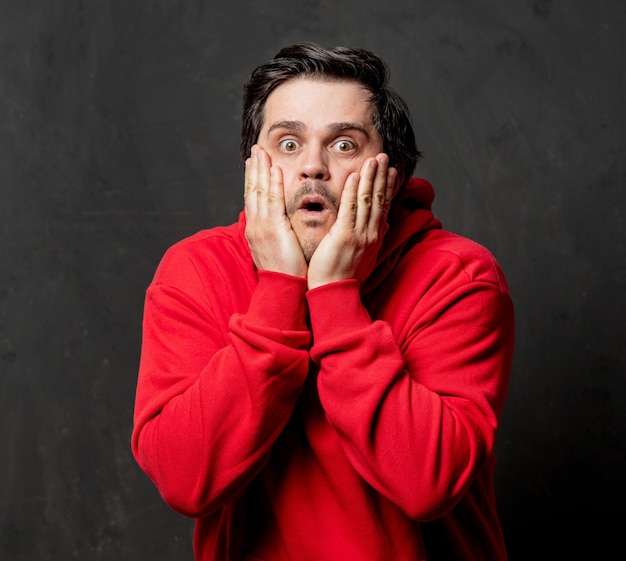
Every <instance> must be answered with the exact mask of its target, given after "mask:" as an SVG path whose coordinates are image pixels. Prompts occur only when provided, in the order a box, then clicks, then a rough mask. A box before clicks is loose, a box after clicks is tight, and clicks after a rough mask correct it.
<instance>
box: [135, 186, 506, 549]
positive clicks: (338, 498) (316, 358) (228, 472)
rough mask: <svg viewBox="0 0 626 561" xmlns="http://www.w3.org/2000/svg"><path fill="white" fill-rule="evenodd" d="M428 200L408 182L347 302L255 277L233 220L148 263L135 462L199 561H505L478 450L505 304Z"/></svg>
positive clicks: (502, 354) (486, 430) (480, 263)
mask: <svg viewBox="0 0 626 561" xmlns="http://www.w3.org/2000/svg"><path fill="white" fill-rule="evenodd" d="M433 196H434V194H433V191H432V187H431V186H430V185H429V184H428V183H427V182H425V181H423V180H417V179H412V180H411V181H410V183H409V185H408V187H407V188H406V189H405V190H404V192H403V193H401V194H400V195H398V197H397V200H396V201H394V205H393V207H392V210H391V213H390V218H389V221H390V224H391V229H390V231H389V232H388V233H387V235H386V237H385V243H384V244H383V248H382V249H381V253H380V266H379V267H378V269H377V271H375V273H374V274H373V275H372V276H371V278H370V279H368V281H367V282H366V283H365V284H364V285H363V286H359V284H358V283H357V282H356V281H353V280H347V281H342V282H337V283H333V284H329V285H325V286H322V287H319V288H317V289H314V290H311V291H308V292H307V289H306V280H305V279H301V278H296V277H291V276H288V275H281V274H278V273H270V272H259V273H258V274H257V271H255V268H254V265H253V262H252V258H251V256H250V253H249V250H248V247H247V243H246V241H245V238H244V236H243V228H244V222H245V218H244V216H243V213H242V215H241V217H240V220H239V222H238V223H237V224H234V225H232V226H228V227H220V228H214V229H212V230H207V231H202V232H199V233H198V234H196V235H194V236H192V237H190V238H188V239H186V240H183V241H181V242H180V243H178V244H176V245H175V246H173V247H172V248H171V249H170V250H169V251H168V252H167V253H166V255H165V256H164V257H163V260H162V262H161V263H160V265H159V267H158V269H157V272H156V274H155V277H154V280H153V282H152V283H151V285H150V287H149V288H148V291H147V295H146V301H145V316H144V326H143V327H144V339H143V347H142V354H141V362H140V369H139V379H138V386H137V396H136V406H135V419H134V420H135V426H134V430H133V435H132V449H133V453H134V455H135V458H136V459H137V462H138V463H139V465H140V466H141V467H142V469H143V470H144V471H145V472H146V473H147V475H148V476H149V477H150V478H151V479H152V480H153V481H154V483H155V485H156V486H157V488H158V489H159V491H160V493H161V495H162V496H163V498H164V500H165V501H166V502H167V503H168V504H169V505H170V506H171V507H172V508H173V509H175V510H177V511H178V512H180V513H182V514H184V515H186V516H190V517H194V518H196V528H195V537H194V547H195V551H196V559H198V560H202V561H209V560H216V561H230V560H247V561H253V560H256V561H259V560H263V561H287V560H289V561H305V560H307V561H308V560H322V559H323V560H324V561H335V560H336V561H369V560H372V561H374V560H375V561H381V560H390V561H402V560H406V561H409V560H410V561H416V560H423V559H427V558H428V559H430V560H431V561H435V560H445V561H450V560H454V559H459V560H463V561H468V560H477V561H478V560H493V561H495V560H498V561H502V560H504V559H506V551H505V546H504V541H503V537H502V534H501V530H500V526H499V522H498V518H497V515H496V510H495V497H494V489H493V467H494V461H495V460H494V450H493V449H494V440H495V437H496V430H497V426H498V419H499V417H500V413H501V411H502V407H503V404H504V400H505V394H506V389H507V385H508V380H509V373H510V368H511V360H512V354H513V344H514V333H513V332H514V318H513V307H512V303H511V298H510V295H509V291H508V288H507V285H506V281H505V279H504V276H503V274H502V271H501V269H500V267H499V266H498V264H497V263H496V261H495V260H494V258H493V256H492V255H491V254H490V253H489V252H488V251H487V250H486V249H485V248H483V247H481V246H479V245H478V244H476V243H474V242H472V241H470V240H467V239H465V238H462V237H459V236H456V235H454V234H451V233H449V232H446V231H444V230H442V229H441V224H440V223H439V222H438V221H437V220H436V219H435V218H434V217H433V216H432V213H431V211H430V205H431V202H432V199H433ZM364 303H365V304H364Z"/></svg>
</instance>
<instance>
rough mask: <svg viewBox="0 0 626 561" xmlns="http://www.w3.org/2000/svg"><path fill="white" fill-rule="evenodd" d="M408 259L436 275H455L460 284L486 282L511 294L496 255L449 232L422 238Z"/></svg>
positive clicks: (429, 234) (425, 235)
mask: <svg viewBox="0 0 626 561" xmlns="http://www.w3.org/2000/svg"><path fill="white" fill-rule="evenodd" d="M407 257H411V261H416V262H417V263H419V264H420V266H422V267H424V266H425V267H427V268H428V269H430V270H431V271H432V274H434V275H437V276H443V277H447V278H448V280H449V279H450V277H451V276H455V277H456V278H457V280H458V281H460V282H486V283H492V284H494V285H496V286H497V287H498V288H499V289H500V290H502V291H503V292H507V293H508V286H507V283H506V279H505V276H504V272H503V270H502V267H501V266H500V264H499V263H498V261H497V260H496V258H495V257H494V255H493V253H492V252H491V251H490V250H489V249H487V248H486V247H485V246H483V245H481V244H479V243H478V242H476V241H474V240H471V239H469V238H466V237H464V236H461V235H459V234H455V233H452V232H449V231H447V230H441V229H433V230H429V231H427V232H425V234H424V236H423V237H422V239H421V240H420V241H419V242H418V243H417V244H416V245H415V246H413V248H412V249H411V251H410V252H409V254H408V255H407Z"/></svg>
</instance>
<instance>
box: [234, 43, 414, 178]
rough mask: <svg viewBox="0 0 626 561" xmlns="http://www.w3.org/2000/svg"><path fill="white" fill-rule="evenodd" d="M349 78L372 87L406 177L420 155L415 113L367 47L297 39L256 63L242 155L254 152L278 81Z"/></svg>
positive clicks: (379, 119)
mask: <svg viewBox="0 0 626 561" xmlns="http://www.w3.org/2000/svg"><path fill="white" fill-rule="evenodd" d="M303 76H305V77H314V78H321V79H325V80H339V81H342V80H346V81H352V82H357V83H359V84H361V85H362V86H363V87H364V88H365V89H366V90H367V91H369V92H370V100H371V102H372V108H373V115H372V118H373V122H374V127H375V128H376V130H377V131H378V134H380V137H381V139H382V141H383V150H384V151H385V153H386V154H387V155H388V156H389V164H390V166H393V167H395V168H396V169H397V170H398V173H399V175H400V177H402V178H403V181H406V180H407V179H408V178H409V177H411V174H412V173H413V170H414V169H415V165H416V164H417V161H418V160H419V158H420V157H421V153H420V152H419V151H418V149H417V146H416V144H415V134H414V133H413V126H412V124H411V114H410V112H409V109H408V107H407V105H406V103H405V102H404V100H403V99H402V98H401V97H400V96H399V95H398V94H397V93H396V92H395V91H394V90H393V89H392V88H390V87H389V86H388V85H387V83H388V81H389V68H388V66H387V64H386V63H385V61H383V60H382V59H381V58H380V57H379V56H377V55H375V54H374V53H372V52H370V51H367V50H365V49H352V48H348V47H333V48H329V49H327V48H324V47H322V46H320V45H317V44H315V43H296V44H295V45H292V46H290V47H285V48H283V49H281V50H280V51H279V52H278V53H277V54H276V56H274V58H273V59H272V60H270V61H268V62H267V63H265V64H263V65H261V66H259V67H258V68H256V69H255V70H254V71H253V72H252V75H251V77H250V80H249V81H248V82H247V83H246V85H245V86H244V96H243V116H242V123H241V156H242V158H243V159H244V160H245V159H246V158H247V157H248V156H249V155H250V149H251V148H252V145H253V144H254V143H255V142H257V140H258V137H259V133H260V131H261V128H262V126H263V118H264V108H265V102H266V101H267V98H268V96H269V95H270V94H271V93H272V91H274V90H275V89H276V88H277V87H278V86H280V85H281V84H283V83H284V82H287V81H288V80H291V79H293V78H299V77H303Z"/></svg>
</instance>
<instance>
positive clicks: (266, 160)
mask: <svg viewBox="0 0 626 561" xmlns="http://www.w3.org/2000/svg"><path fill="white" fill-rule="evenodd" d="M254 158H255V160H256V186H255V190H256V204H257V211H258V213H259V215H260V216H261V217H262V218H266V217H267V215H268V213H269V201H268V197H269V192H270V183H271V181H270V166H271V164H270V157H269V155H268V154H267V152H266V151H265V150H263V148H261V147H260V146H258V145H257V146H256V149H255V151H254Z"/></svg>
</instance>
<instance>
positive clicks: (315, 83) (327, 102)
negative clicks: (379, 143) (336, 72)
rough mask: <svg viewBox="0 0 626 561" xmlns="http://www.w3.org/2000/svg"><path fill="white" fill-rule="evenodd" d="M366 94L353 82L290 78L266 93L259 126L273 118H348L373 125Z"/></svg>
mask: <svg viewBox="0 0 626 561" xmlns="http://www.w3.org/2000/svg"><path fill="white" fill-rule="evenodd" d="M369 96H370V94H369V92H368V91H367V90H366V89H365V88H364V87H363V86H362V85H361V84H359V83H357V82H351V81H329V80H323V79H315V78H294V79H291V80H289V81H287V82H285V83H283V84H281V85H280V86H278V87H277V88H276V89H275V90H274V91H273V92H272V93H271V94H270V95H269V96H268V98H267V101H266V103H265V108H264V119H263V121H264V123H263V128H267V127H269V126H271V125H272V123H274V122H277V121H300V122H302V123H304V124H305V125H310V126H315V125H324V124H332V123H339V122H345V121H350V122H355V123H359V124H361V125H362V126H363V127H364V128H373V119H372V103H371V102H370V100H369Z"/></svg>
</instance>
